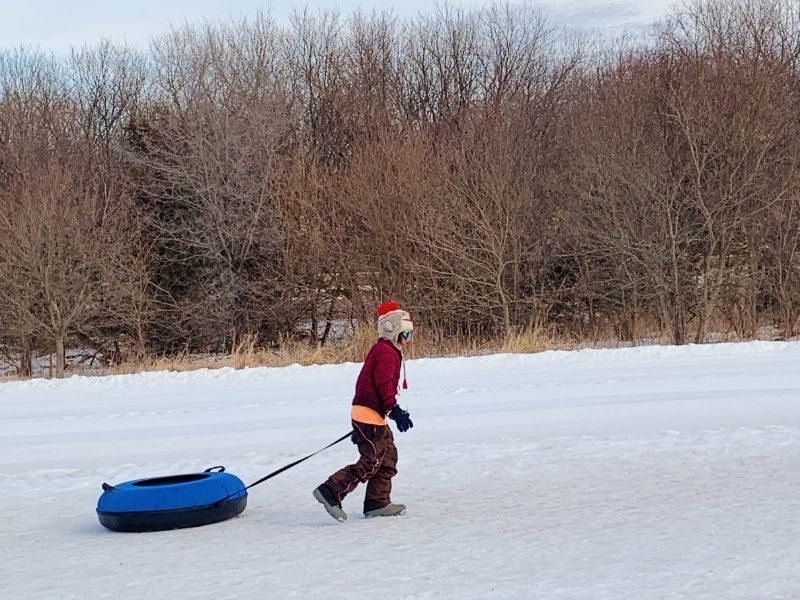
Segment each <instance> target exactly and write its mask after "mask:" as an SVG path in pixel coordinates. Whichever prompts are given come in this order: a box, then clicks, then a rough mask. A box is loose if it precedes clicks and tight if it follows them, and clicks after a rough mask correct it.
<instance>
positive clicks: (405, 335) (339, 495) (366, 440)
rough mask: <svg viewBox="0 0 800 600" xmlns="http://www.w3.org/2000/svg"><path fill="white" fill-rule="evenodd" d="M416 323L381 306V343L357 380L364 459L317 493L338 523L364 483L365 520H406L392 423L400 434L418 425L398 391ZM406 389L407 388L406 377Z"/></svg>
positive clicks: (356, 412)
mask: <svg viewBox="0 0 800 600" xmlns="http://www.w3.org/2000/svg"><path fill="white" fill-rule="evenodd" d="M413 331H414V324H413V323H412V322H411V317H410V316H409V314H408V313H407V312H406V311H404V310H401V309H400V305H398V304H397V303H396V302H384V303H383V304H381V305H380V306H379V307H378V341H377V342H375V344H374V345H373V346H372V348H371V349H370V351H369V353H368V354H367V358H366V359H365V361H364V366H363V367H361V372H360V373H359V375H358V380H357V381H356V393H355V397H354V398H353V407H352V410H351V419H352V421H353V443H355V444H357V445H358V452H359V453H360V454H361V456H360V458H359V459H358V462H356V463H355V464H353V465H349V466H347V467H344V468H343V469H341V470H339V471H337V472H336V473H334V474H333V475H331V476H330V477H329V478H328V480H327V481H326V482H325V483H323V484H322V485H320V486H319V487H318V488H316V489H315V490H314V498H316V499H317V501H319V502H320V503H321V504H322V505H323V506H324V507H325V510H327V511H328V514H329V515H331V516H332V517H333V518H334V519H336V520H337V521H344V520H345V519H347V514H345V512H344V510H342V500H344V497H345V496H346V495H347V494H349V493H350V492H352V491H353V490H354V489H355V487H356V486H357V485H358V483H359V482H361V483H366V484H367V491H366V495H365V496H364V516H365V517H389V516H397V515H402V514H403V513H405V512H406V507H405V506H403V505H402V504H392V501H391V500H390V499H389V496H390V493H391V491H392V477H394V475H396V474H397V469H396V468H395V467H396V466H397V448H396V447H395V445H394V437H393V436H392V432H391V430H390V429H389V425H388V424H387V422H386V416H387V415H388V416H389V418H390V419H393V420H394V421H395V423H396V424H397V428H398V429H399V430H400V431H408V430H409V429H410V428H411V427H413V426H414V424H413V423H412V422H411V419H410V418H409V415H408V412H406V411H404V410H403V409H402V408H400V407H399V406H398V405H397V401H396V396H397V386H398V383H399V382H400V370H401V367H402V366H403V346H404V344H407V343H408V342H409V341H411V336H412V332H413ZM403 387H404V388H405V387H407V384H406V382H405V377H404V379H403Z"/></svg>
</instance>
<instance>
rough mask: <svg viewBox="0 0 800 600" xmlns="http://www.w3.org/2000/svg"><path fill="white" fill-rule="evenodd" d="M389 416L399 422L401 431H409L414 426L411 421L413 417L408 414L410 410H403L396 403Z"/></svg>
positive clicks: (398, 427) (398, 426)
mask: <svg viewBox="0 0 800 600" xmlns="http://www.w3.org/2000/svg"><path fill="white" fill-rule="evenodd" d="M389 418H390V419H392V420H393V421H394V422H395V423H397V429H398V430H400V431H408V430H409V429H411V428H412V427H413V426H414V424H413V423H412V422H411V418H410V417H409V416H408V411H405V410H403V409H402V408H400V407H399V406H397V405H396V404H395V405H394V408H393V409H392V410H390V411H389Z"/></svg>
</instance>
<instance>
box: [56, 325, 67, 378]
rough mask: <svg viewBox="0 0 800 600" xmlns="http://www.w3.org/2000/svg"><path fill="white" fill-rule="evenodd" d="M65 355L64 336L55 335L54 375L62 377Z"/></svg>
mask: <svg viewBox="0 0 800 600" xmlns="http://www.w3.org/2000/svg"><path fill="white" fill-rule="evenodd" d="M65 363H66V356H65V354H64V336H63V335H58V336H56V377H57V378H58V379H63V377H64V368H65Z"/></svg>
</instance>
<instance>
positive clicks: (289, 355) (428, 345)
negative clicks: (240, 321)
mask: <svg viewBox="0 0 800 600" xmlns="http://www.w3.org/2000/svg"><path fill="white" fill-rule="evenodd" d="M375 340H376V335H375V328H374V326H372V325H366V324H362V325H358V326H356V327H355V331H354V332H353V333H352V335H350V336H349V338H348V342H347V343H346V344H339V345H327V346H319V345H311V344H309V343H308V342H303V341H298V340H292V339H287V340H284V342H283V343H281V344H280V345H279V346H278V347H277V348H271V349H264V348H258V347H256V343H255V339H254V338H245V339H242V340H241V341H240V342H239V343H238V344H237V345H236V346H235V347H234V349H233V352H231V354H225V355H193V354H188V353H181V354H178V355H173V356H152V355H147V356H134V357H131V358H130V359H129V360H128V361H126V362H124V363H122V364H120V365H116V366H114V367H110V368H109V369H107V370H106V371H105V372H104V374H107V375H121V374H130V373H139V372H144V371H191V370H195V369H204V368H205V369H218V368H221V367H232V368H234V369H243V368H245V367H263V366H269V367H284V366H288V365H292V364H300V365H314V364H338V363H344V362H361V361H362V360H364V356H366V354H367V352H368V351H369V349H370V347H371V346H372V344H374V343H375ZM571 347H574V344H572V343H568V342H567V341H565V340H559V339H556V338H555V337H553V336H552V335H550V334H549V333H548V332H546V331H544V330H542V329H536V330H529V331H524V332H518V333H513V334H510V335H508V336H506V337H505V338H502V339H498V340H491V341H476V340H467V339H462V338H443V337H441V336H434V335H428V336H424V335H418V336H417V337H415V339H414V342H413V344H411V345H410V346H409V348H408V349H407V351H406V354H407V356H408V358H422V357H441V356H474V355H478V354H487V353H491V352H510V353H531V352H541V351H543V350H550V349H556V348H561V349H566V348H571ZM73 372H75V371H73Z"/></svg>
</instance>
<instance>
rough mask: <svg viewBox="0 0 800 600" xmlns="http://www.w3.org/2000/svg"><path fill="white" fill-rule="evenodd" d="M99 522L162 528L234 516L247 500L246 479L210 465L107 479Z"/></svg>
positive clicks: (110, 525) (136, 528)
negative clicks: (110, 481) (179, 472)
mask: <svg viewBox="0 0 800 600" xmlns="http://www.w3.org/2000/svg"><path fill="white" fill-rule="evenodd" d="M103 490H104V491H103V494H102V495H101V496H100V499H99V500H98V501H97V517H98V518H99V519H100V523H101V524H102V525H103V526H104V527H107V528H108V529H111V530H113V531H163V530H165V529H180V528H182V527H197V526H198V525H208V524H209V523H218V522H219V521H224V520H226V519H230V518H232V517H235V516H236V515H238V514H239V513H241V512H242V511H243V510H244V509H245V507H246V506H247V490H246V489H245V485H244V483H243V482H242V480H241V479H239V478H238V477H236V476H235V475H231V474H230V473H225V467H211V468H210V469H206V470H205V471H203V472H202V473H189V474H186V475H172V476H169V477H153V478H150V479H136V480H134V481H126V482H125V483H120V484H118V485H109V484H107V483H104V484H103Z"/></svg>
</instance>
